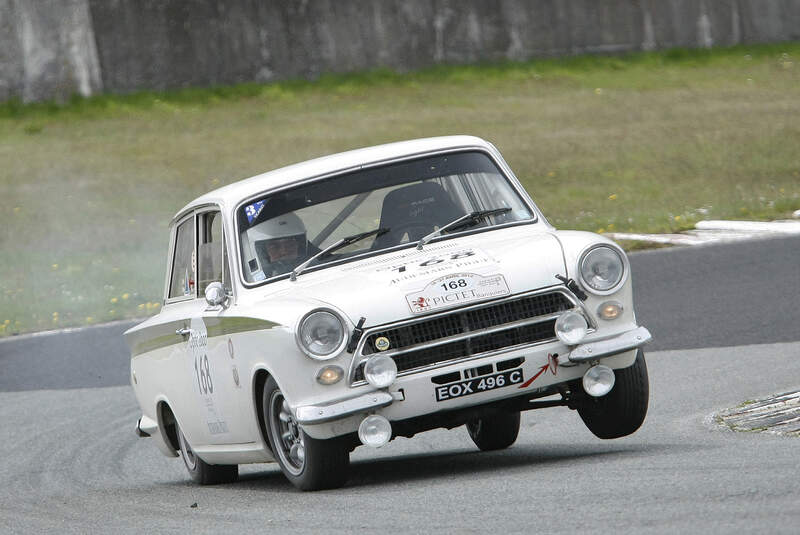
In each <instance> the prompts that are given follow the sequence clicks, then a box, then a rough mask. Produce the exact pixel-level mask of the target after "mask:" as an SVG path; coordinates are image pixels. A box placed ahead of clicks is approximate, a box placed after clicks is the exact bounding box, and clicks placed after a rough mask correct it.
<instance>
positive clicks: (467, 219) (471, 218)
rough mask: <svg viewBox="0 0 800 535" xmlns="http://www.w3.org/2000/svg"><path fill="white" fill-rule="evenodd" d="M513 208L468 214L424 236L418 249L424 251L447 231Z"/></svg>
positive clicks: (418, 244)
mask: <svg viewBox="0 0 800 535" xmlns="http://www.w3.org/2000/svg"><path fill="white" fill-rule="evenodd" d="M510 211H511V208H494V209H492V210H478V211H477V212H470V213H468V214H464V215H462V216H461V217H459V218H458V219H456V220H454V221H451V222H449V223H448V224H446V225H444V226H442V227H440V228H439V229H438V230H434V231H433V232H431V233H430V234H428V235H427V236H423V238H422V239H421V240H419V242H417V249H418V250H420V251H421V250H422V246H423V245H425V244H426V243H428V242H429V241H431V240H432V239H433V238H435V237H436V236H440V235H441V234H442V233H443V232H445V231H451V230H455V229H458V228H461V227H469V226H472V225H474V224H475V223H477V222H478V221H480V220H481V219H486V218H487V217H489V216H493V215H500V214H505V213H506V212H510Z"/></svg>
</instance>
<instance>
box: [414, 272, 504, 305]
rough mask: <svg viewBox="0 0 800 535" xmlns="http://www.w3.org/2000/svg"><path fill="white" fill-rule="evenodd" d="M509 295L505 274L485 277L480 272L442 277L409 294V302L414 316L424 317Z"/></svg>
mask: <svg viewBox="0 0 800 535" xmlns="http://www.w3.org/2000/svg"><path fill="white" fill-rule="evenodd" d="M509 293H510V291H509V289H508V284H506V279H505V278H504V277H503V276H502V275H489V276H486V277H484V276H482V275H478V274H477V273H454V274H450V275H445V276H444V277H439V278H438V279H435V280H433V281H431V282H429V283H428V285H427V286H425V288H423V289H422V290H420V291H417V292H414V293H410V294H408V295H406V302H408V307H409V308H410V309H411V313H412V314H425V313H426V312H431V311H433V310H439V309H442V308H449V307H453V306H459V305H462V304H464V303H469V302H470V301H479V300H481V299H489V298H492V297H500V296H503V295H508V294H509Z"/></svg>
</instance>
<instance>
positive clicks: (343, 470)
mask: <svg viewBox="0 0 800 535" xmlns="http://www.w3.org/2000/svg"><path fill="white" fill-rule="evenodd" d="M263 407H264V422H265V423H266V426H267V438H268V440H269V444H270V447H271V448H272V452H273V455H274V457H275V460H276V461H277V462H278V465H279V466H280V467H281V471H282V472H283V475H285V476H286V478H287V479H288V480H289V481H291V483H292V484H293V485H294V486H295V487H297V488H298V489H300V490H321V489H332V488H337V487H341V486H342V485H344V484H345V482H346V481H347V475H348V471H349V468H350V451H349V449H348V448H347V445H346V444H345V443H344V442H343V441H342V440H339V439H330V440H317V439H314V438H311V437H310V436H308V435H307V434H306V433H305V431H303V429H302V428H301V427H300V425H299V424H298V423H297V421H296V420H295V418H294V415H293V414H292V411H291V409H290V408H289V404H288V403H287V402H286V399H285V398H284V397H283V393H281V391H280V389H279V388H278V385H277V383H276V382H275V380H274V379H273V378H272V377H270V378H269V379H268V380H267V383H266V384H265V385H264V393H263Z"/></svg>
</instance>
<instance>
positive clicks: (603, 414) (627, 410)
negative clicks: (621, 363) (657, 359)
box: [578, 349, 650, 438]
mask: <svg viewBox="0 0 800 535" xmlns="http://www.w3.org/2000/svg"><path fill="white" fill-rule="evenodd" d="M614 375H615V381H614V388H612V389H611V392H609V393H608V394H606V395H605V396H603V397H600V398H593V397H589V396H588V395H587V396H586V398H587V399H586V400H585V403H584V404H583V406H582V407H580V408H579V409H578V414H580V416H581V419H582V420H583V423H585V424H586V427H588V428H589V431H591V432H592V433H594V434H595V436H597V437H599V438H619V437H624V436H626V435H630V434H631V433H633V432H634V431H636V430H637V429H639V427H641V425H642V423H643V422H644V418H645V416H646V415H647V404H648V399H649V397H650V386H649V381H648V378H647V363H646V362H645V360H644V352H643V351H642V350H641V349H640V350H638V352H637V353H636V360H635V361H634V363H633V365H632V366H629V367H627V368H624V369H621V370H614Z"/></svg>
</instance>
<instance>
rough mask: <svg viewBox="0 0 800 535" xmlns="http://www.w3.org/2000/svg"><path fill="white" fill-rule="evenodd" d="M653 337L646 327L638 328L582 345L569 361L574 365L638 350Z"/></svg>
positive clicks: (574, 351) (576, 348)
mask: <svg viewBox="0 0 800 535" xmlns="http://www.w3.org/2000/svg"><path fill="white" fill-rule="evenodd" d="M652 338H653V337H652V336H651V335H650V331H648V330H647V329H646V328H644V327H638V328H636V329H634V330H632V331H628V332H626V333H622V334H620V335H617V336H615V337H614V338H609V339H608V340H600V341H599V342H589V343H588V344H581V345H579V346H576V347H575V349H573V350H572V352H571V353H570V354H569V357H568V358H569V361H570V362H573V363H576V364H577V363H580V362H589V361H592V360H598V359H601V358H604V357H611V356H613V355H617V354H619V353H624V352H625V351H630V350H631V349H637V348H640V347H642V346H643V345H645V344H646V343H648V342H649V341H650V340H651V339H652Z"/></svg>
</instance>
